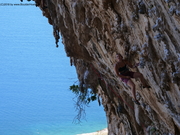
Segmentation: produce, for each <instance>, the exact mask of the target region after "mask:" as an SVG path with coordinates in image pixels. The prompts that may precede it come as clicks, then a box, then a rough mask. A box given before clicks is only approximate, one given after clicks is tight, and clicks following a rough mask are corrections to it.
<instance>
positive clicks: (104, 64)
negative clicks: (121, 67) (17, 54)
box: [34, 0, 180, 135]
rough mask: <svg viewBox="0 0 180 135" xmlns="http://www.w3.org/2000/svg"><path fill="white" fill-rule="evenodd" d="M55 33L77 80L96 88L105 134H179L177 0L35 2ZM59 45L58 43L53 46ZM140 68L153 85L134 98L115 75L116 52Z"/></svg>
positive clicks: (179, 13)
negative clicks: (103, 115)
mask: <svg viewBox="0 0 180 135" xmlns="http://www.w3.org/2000/svg"><path fill="white" fill-rule="evenodd" d="M34 1H35V2H36V4H37V6H39V7H40V8H41V9H42V12H43V15H44V16H46V17H47V18H48V21H49V23H50V24H51V25H52V26H53V29H54V36H55V39H56V44H58V40H59V34H61V37H62V39H63V44H64V46H65V51H66V53H67V56H69V57H70V59H71V64H72V65H75V66H76V69H77V74H78V77H79V81H80V84H82V85H83V84H84V85H86V86H87V87H89V88H92V89H93V91H97V89H98V93H99V94H100V97H101V98H102V104H103V106H104V110H105V112H106V116H107V122H108V131H109V133H108V134H109V135H180V1H179V0H139V1H138V0H34ZM57 46H58V45H57ZM117 52H118V53H121V54H122V55H123V57H124V58H126V59H128V60H129V61H131V62H132V63H138V62H139V67H138V68H137V69H135V70H133V71H138V72H141V73H142V74H143V76H144V78H145V79H146V81H147V83H148V84H149V85H150V86H151V89H142V86H141V83H140V81H139V80H133V81H134V83H135V84H136V90H137V98H138V99H139V101H140V103H141V105H140V106H138V105H136V104H134V102H133V101H132V94H131V90H130V88H129V87H127V86H126V84H124V83H123V82H122V81H121V80H120V79H119V78H118V77H117V76H116V74H115V71H114V62H115V61H114V54H115V53H117Z"/></svg>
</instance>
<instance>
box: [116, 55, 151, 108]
mask: <svg viewBox="0 0 180 135" xmlns="http://www.w3.org/2000/svg"><path fill="white" fill-rule="evenodd" d="M116 61H117V63H116V64H115V71H116V74H117V76H118V77H120V78H121V80H122V81H123V82H125V83H126V84H127V85H128V86H129V87H130V88H131V90H132V95H133V98H134V99H133V101H134V102H135V103H136V104H138V105H140V103H139V101H138V100H137V99H136V89H135V84H134V83H133V81H132V80H131V78H139V79H140V80H141V82H142V84H143V88H150V86H148V85H147V84H146V82H145V79H144V77H143V75H142V74H141V73H139V72H132V71H129V68H128V67H130V68H134V67H136V66H133V65H132V64H131V63H129V62H128V61H126V60H124V59H123V57H122V55H121V54H119V53H118V54H116ZM127 66H128V67H127Z"/></svg>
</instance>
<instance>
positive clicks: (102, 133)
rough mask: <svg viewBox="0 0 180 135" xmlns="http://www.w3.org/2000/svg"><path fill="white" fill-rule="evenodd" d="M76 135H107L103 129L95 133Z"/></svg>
mask: <svg viewBox="0 0 180 135" xmlns="http://www.w3.org/2000/svg"><path fill="white" fill-rule="evenodd" d="M77 135H108V130H107V128H105V129H102V130H100V131H97V132H92V133H84V134H77Z"/></svg>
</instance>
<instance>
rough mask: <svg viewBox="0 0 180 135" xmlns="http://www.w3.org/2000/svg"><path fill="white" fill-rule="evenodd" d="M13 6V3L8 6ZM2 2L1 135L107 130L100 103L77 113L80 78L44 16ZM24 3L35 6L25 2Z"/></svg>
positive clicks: (33, 9) (26, 7)
mask: <svg viewBox="0 0 180 135" xmlns="http://www.w3.org/2000/svg"><path fill="white" fill-rule="evenodd" d="M8 3H9V4H8ZM14 3H15V4H20V3H21V2H20V0H0V135H76V134H81V133H89V132H95V131H97V130H101V129H104V128H106V127H107V122H106V116H105V112H104V110H103V107H102V106H99V105H98V103H97V101H95V102H93V103H91V104H90V105H89V107H87V108H86V120H82V123H81V124H75V123H73V120H74V117H75V116H76V115H77V112H76V111H75V108H74V104H75V103H74V101H73V98H74V96H75V95H74V94H73V93H71V91H70V90H69V87H70V86H71V85H73V84H74V83H75V82H76V81H77V80H78V79H77V75H76V71H75V67H74V66H70V59H69V58H68V57H67V56H66V54H65V50H64V45H62V43H61V41H60V43H59V48H56V45H55V39H54V37H53V31H52V26H51V25H49V24H48V20H47V18H45V17H43V15H42V11H41V10H40V9H39V8H37V7H35V6H32V5H19V6H17V5H16V6H15V5H12V4H14ZM23 3H24V4H25V3H26V4H30V3H31V4H34V3H33V2H27V1H26V0H24V2H23Z"/></svg>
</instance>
